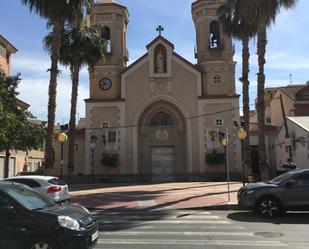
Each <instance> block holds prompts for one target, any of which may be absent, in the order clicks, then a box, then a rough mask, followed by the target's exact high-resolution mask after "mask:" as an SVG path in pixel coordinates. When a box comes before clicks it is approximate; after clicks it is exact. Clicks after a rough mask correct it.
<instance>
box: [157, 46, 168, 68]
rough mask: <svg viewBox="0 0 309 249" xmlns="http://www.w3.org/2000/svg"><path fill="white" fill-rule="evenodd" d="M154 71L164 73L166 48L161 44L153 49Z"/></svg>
mask: <svg viewBox="0 0 309 249" xmlns="http://www.w3.org/2000/svg"><path fill="white" fill-rule="evenodd" d="M154 72H155V73H166V48H165V47H164V46H163V45H162V44H159V45H158V46H156V48H155V50H154Z"/></svg>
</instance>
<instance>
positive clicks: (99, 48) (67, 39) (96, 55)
mask: <svg viewBox="0 0 309 249" xmlns="http://www.w3.org/2000/svg"><path fill="white" fill-rule="evenodd" d="M81 21H82V19H81V18H77V20H76V22H75V23H73V24H69V25H66V26H65V28H64V29H63V31H62V35H61V47H60V63H62V64H63V65H65V66H69V67H70V71H71V80H72V93H71V111H70V123H69V133H68V137H69V150H68V174H69V177H71V176H72V175H73V170H74V144H75V129H76V106H77V97H78V85H79V73H80V70H81V68H82V66H84V65H88V66H89V67H90V68H93V67H94V66H95V64H96V63H97V62H98V61H99V60H101V59H102V58H103V57H104V53H105V52H106V41H105V39H104V38H102V36H101V33H102V32H101V28H100V27H87V26H85V25H82V23H81ZM51 41H52V34H49V35H48V36H47V37H46V38H45V46H46V49H47V50H48V51H49V52H51Z"/></svg>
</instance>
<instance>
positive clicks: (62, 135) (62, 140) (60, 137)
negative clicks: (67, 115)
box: [57, 132, 68, 179]
mask: <svg viewBox="0 0 309 249" xmlns="http://www.w3.org/2000/svg"><path fill="white" fill-rule="evenodd" d="M57 140H58V142H60V144H61V154H60V178H61V179H62V176H63V144H64V143H65V142H66V141H67V140H68V136H67V134H65V133H64V132H61V133H59V134H58V136H57Z"/></svg>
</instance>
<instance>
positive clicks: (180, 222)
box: [97, 219, 231, 225]
mask: <svg viewBox="0 0 309 249" xmlns="http://www.w3.org/2000/svg"><path fill="white" fill-rule="evenodd" d="M97 221H98V223H100V224H103V225H104V224H110V223H113V224H119V223H121V224H123V223H124V222H126V221H125V220H113V221H108V222H102V221H106V220H105V219H102V220H97ZM128 221H131V222H132V221H139V222H140V223H143V224H231V222H229V221H225V220H216V219H213V220H187V219H182V220H174V219H173V220H152V221H149V220H128Z"/></svg>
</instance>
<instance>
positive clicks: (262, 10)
mask: <svg viewBox="0 0 309 249" xmlns="http://www.w3.org/2000/svg"><path fill="white" fill-rule="evenodd" d="M296 2H297V0H255V1H252V3H253V5H254V8H255V13H254V17H255V18H256V20H257V24H258V42H257V54H258V64H259V72H258V87H257V113H258V126H259V127H258V129H259V136H258V138H259V160H260V162H259V163H260V173H261V178H262V180H267V179H269V165H268V163H267V156H266V147H265V73H264V66H265V63H266V60H265V54H266V46H267V31H266V29H267V27H268V26H269V25H270V24H272V23H273V22H275V19H276V17H277V15H278V13H279V11H280V9H281V8H286V9H289V8H292V7H294V6H295V4H296Z"/></svg>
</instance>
